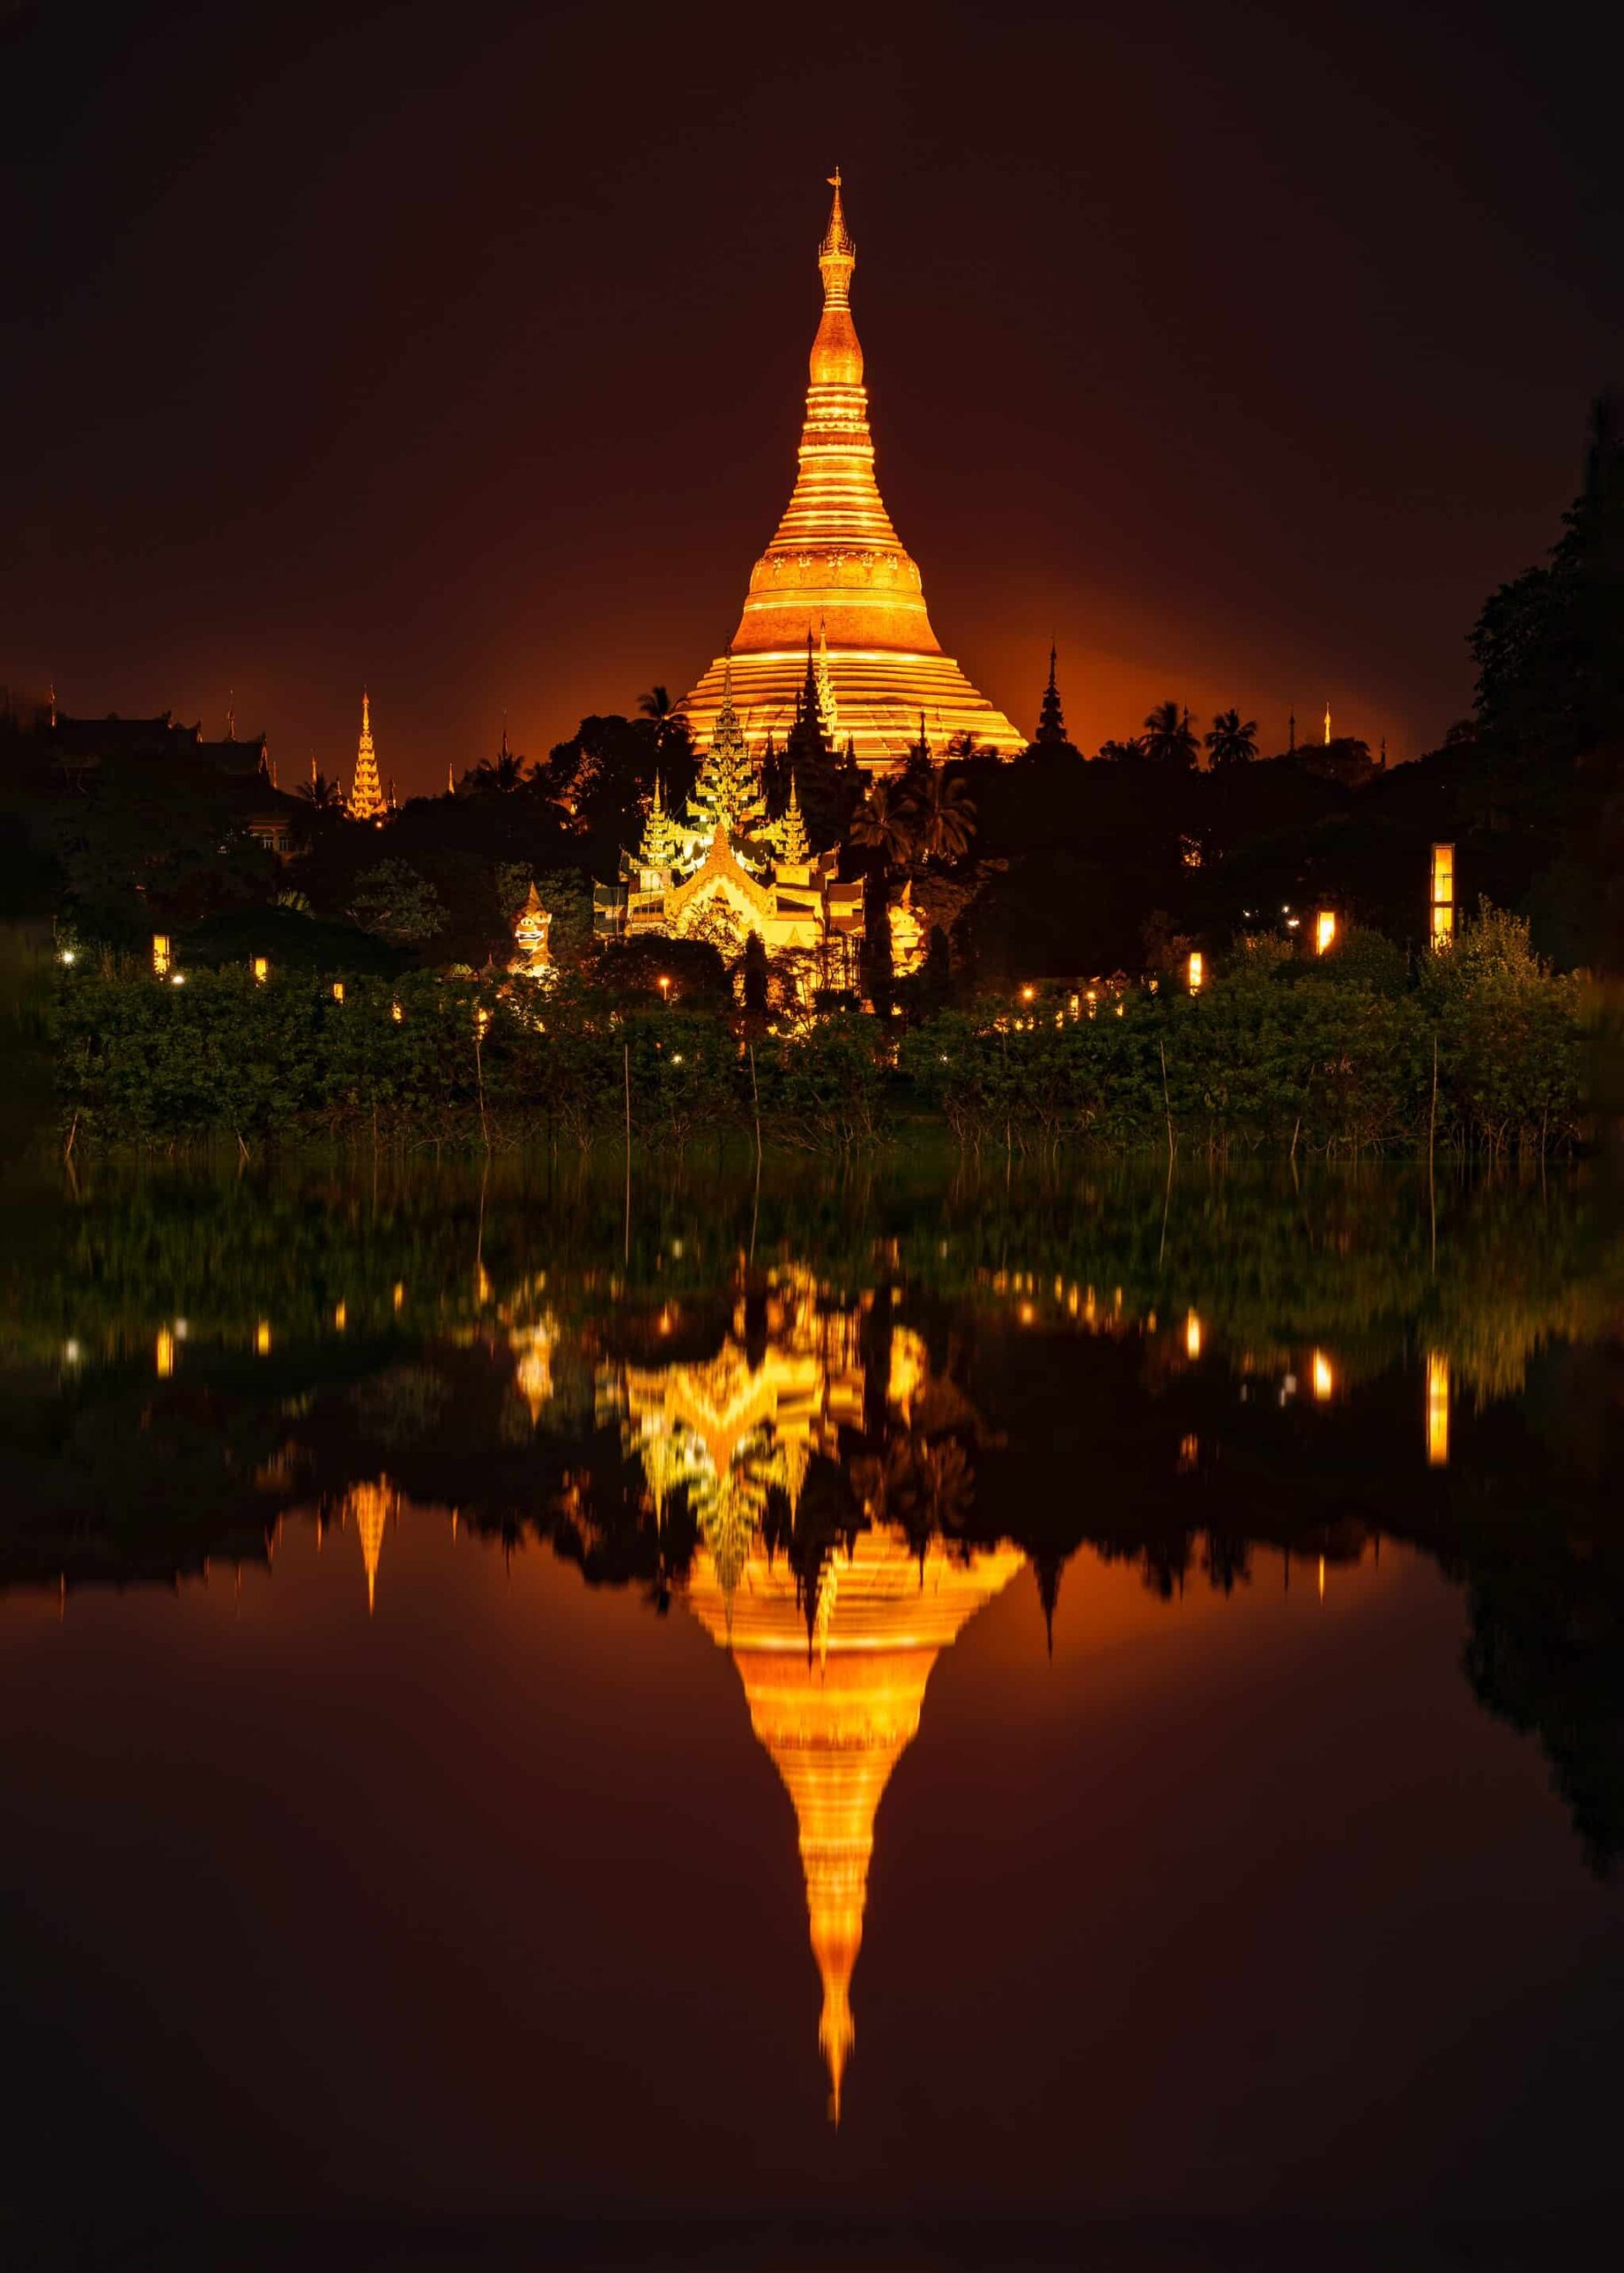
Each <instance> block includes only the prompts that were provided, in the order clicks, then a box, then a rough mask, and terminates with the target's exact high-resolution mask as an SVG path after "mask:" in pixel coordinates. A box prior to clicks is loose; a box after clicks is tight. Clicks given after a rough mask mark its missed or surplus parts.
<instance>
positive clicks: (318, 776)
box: [295, 772, 344, 813]
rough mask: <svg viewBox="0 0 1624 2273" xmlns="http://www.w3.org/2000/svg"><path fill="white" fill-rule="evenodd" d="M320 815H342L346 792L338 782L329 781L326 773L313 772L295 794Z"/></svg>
mask: <svg viewBox="0 0 1624 2273" xmlns="http://www.w3.org/2000/svg"><path fill="white" fill-rule="evenodd" d="M295 794H296V795H297V796H301V797H303V798H304V799H305V802H306V804H311V805H313V806H314V807H315V809H316V811H317V812H319V813H341V812H343V811H344V791H343V790H342V788H340V787H339V785H338V784H337V781H329V780H328V778H327V776H326V774H325V773H317V772H312V773H311V777H310V779H309V780H308V781H301V782H300V783H299V786H298V788H297V791H296V793H295Z"/></svg>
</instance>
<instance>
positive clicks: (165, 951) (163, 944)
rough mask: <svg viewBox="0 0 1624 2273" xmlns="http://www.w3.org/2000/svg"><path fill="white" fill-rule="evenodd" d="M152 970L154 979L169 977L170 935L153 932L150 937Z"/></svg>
mask: <svg viewBox="0 0 1624 2273" xmlns="http://www.w3.org/2000/svg"><path fill="white" fill-rule="evenodd" d="M152 969H153V977H154V978H168V977H169V975H170V935H169V933H168V932H167V931H154V933H153V935H152Z"/></svg>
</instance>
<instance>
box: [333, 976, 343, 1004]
mask: <svg viewBox="0 0 1624 2273" xmlns="http://www.w3.org/2000/svg"><path fill="white" fill-rule="evenodd" d="M333 1000H334V1002H343V1000H344V981H343V979H342V978H335V979H334V981H333Z"/></svg>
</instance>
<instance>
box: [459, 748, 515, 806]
mask: <svg viewBox="0 0 1624 2273" xmlns="http://www.w3.org/2000/svg"><path fill="white" fill-rule="evenodd" d="M464 778H465V779H466V780H467V782H468V786H469V788H471V789H475V790H479V791H480V792H481V793H482V792H484V791H486V790H487V789H490V790H496V791H499V792H500V793H501V794H502V795H503V796H507V795H508V794H509V792H510V791H511V790H514V789H517V788H519V785H520V784H521V782H522V781H523V780H524V778H525V761H524V759H523V758H522V757H519V756H516V755H515V754H514V752H513V751H512V750H511V749H510V748H508V746H507V737H506V735H505V734H504V735H503V742H502V749H501V752H500V754H499V755H498V756H495V757H482V758H481V759H480V760H479V764H478V765H476V766H475V767H474V770H473V772H472V773H471V774H469V775H467V776H465V777H464Z"/></svg>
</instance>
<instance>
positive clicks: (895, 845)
mask: <svg viewBox="0 0 1624 2273" xmlns="http://www.w3.org/2000/svg"><path fill="white" fill-rule="evenodd" d="M850 834H851V838H852V843H853V844H866V845H867V847H868V848H869V850H870V851H874V852H877V853H878V854H879V856H880V859H879V866H880V868H881V870H882V873H883V872H884V871H885V870H887V869H890V868H893V867H897V868H900V867H906V866H907V862H908V861H909V860H910V859H912V858H913V855H914V850H915V844H916V843H917V841H918V840H917V837H916V836H915V821H914V814H913V812H912V809H911V808H910V807H909V806H908V805H907V804H905V803H904V801H903V799H902V798H901V797H900V796H899V795H898V792H897V790H896V788H895V786H894V785H893V784H892V783H891V782H890V781H871V782H870V783H869V785H868V795H867V796H866V797H865V798H864V800H863V802H862V804H860V805H859V807H858V809H857V811H856V812H854V813H853V814H852V826H851V831H850Z"/></svg>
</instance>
